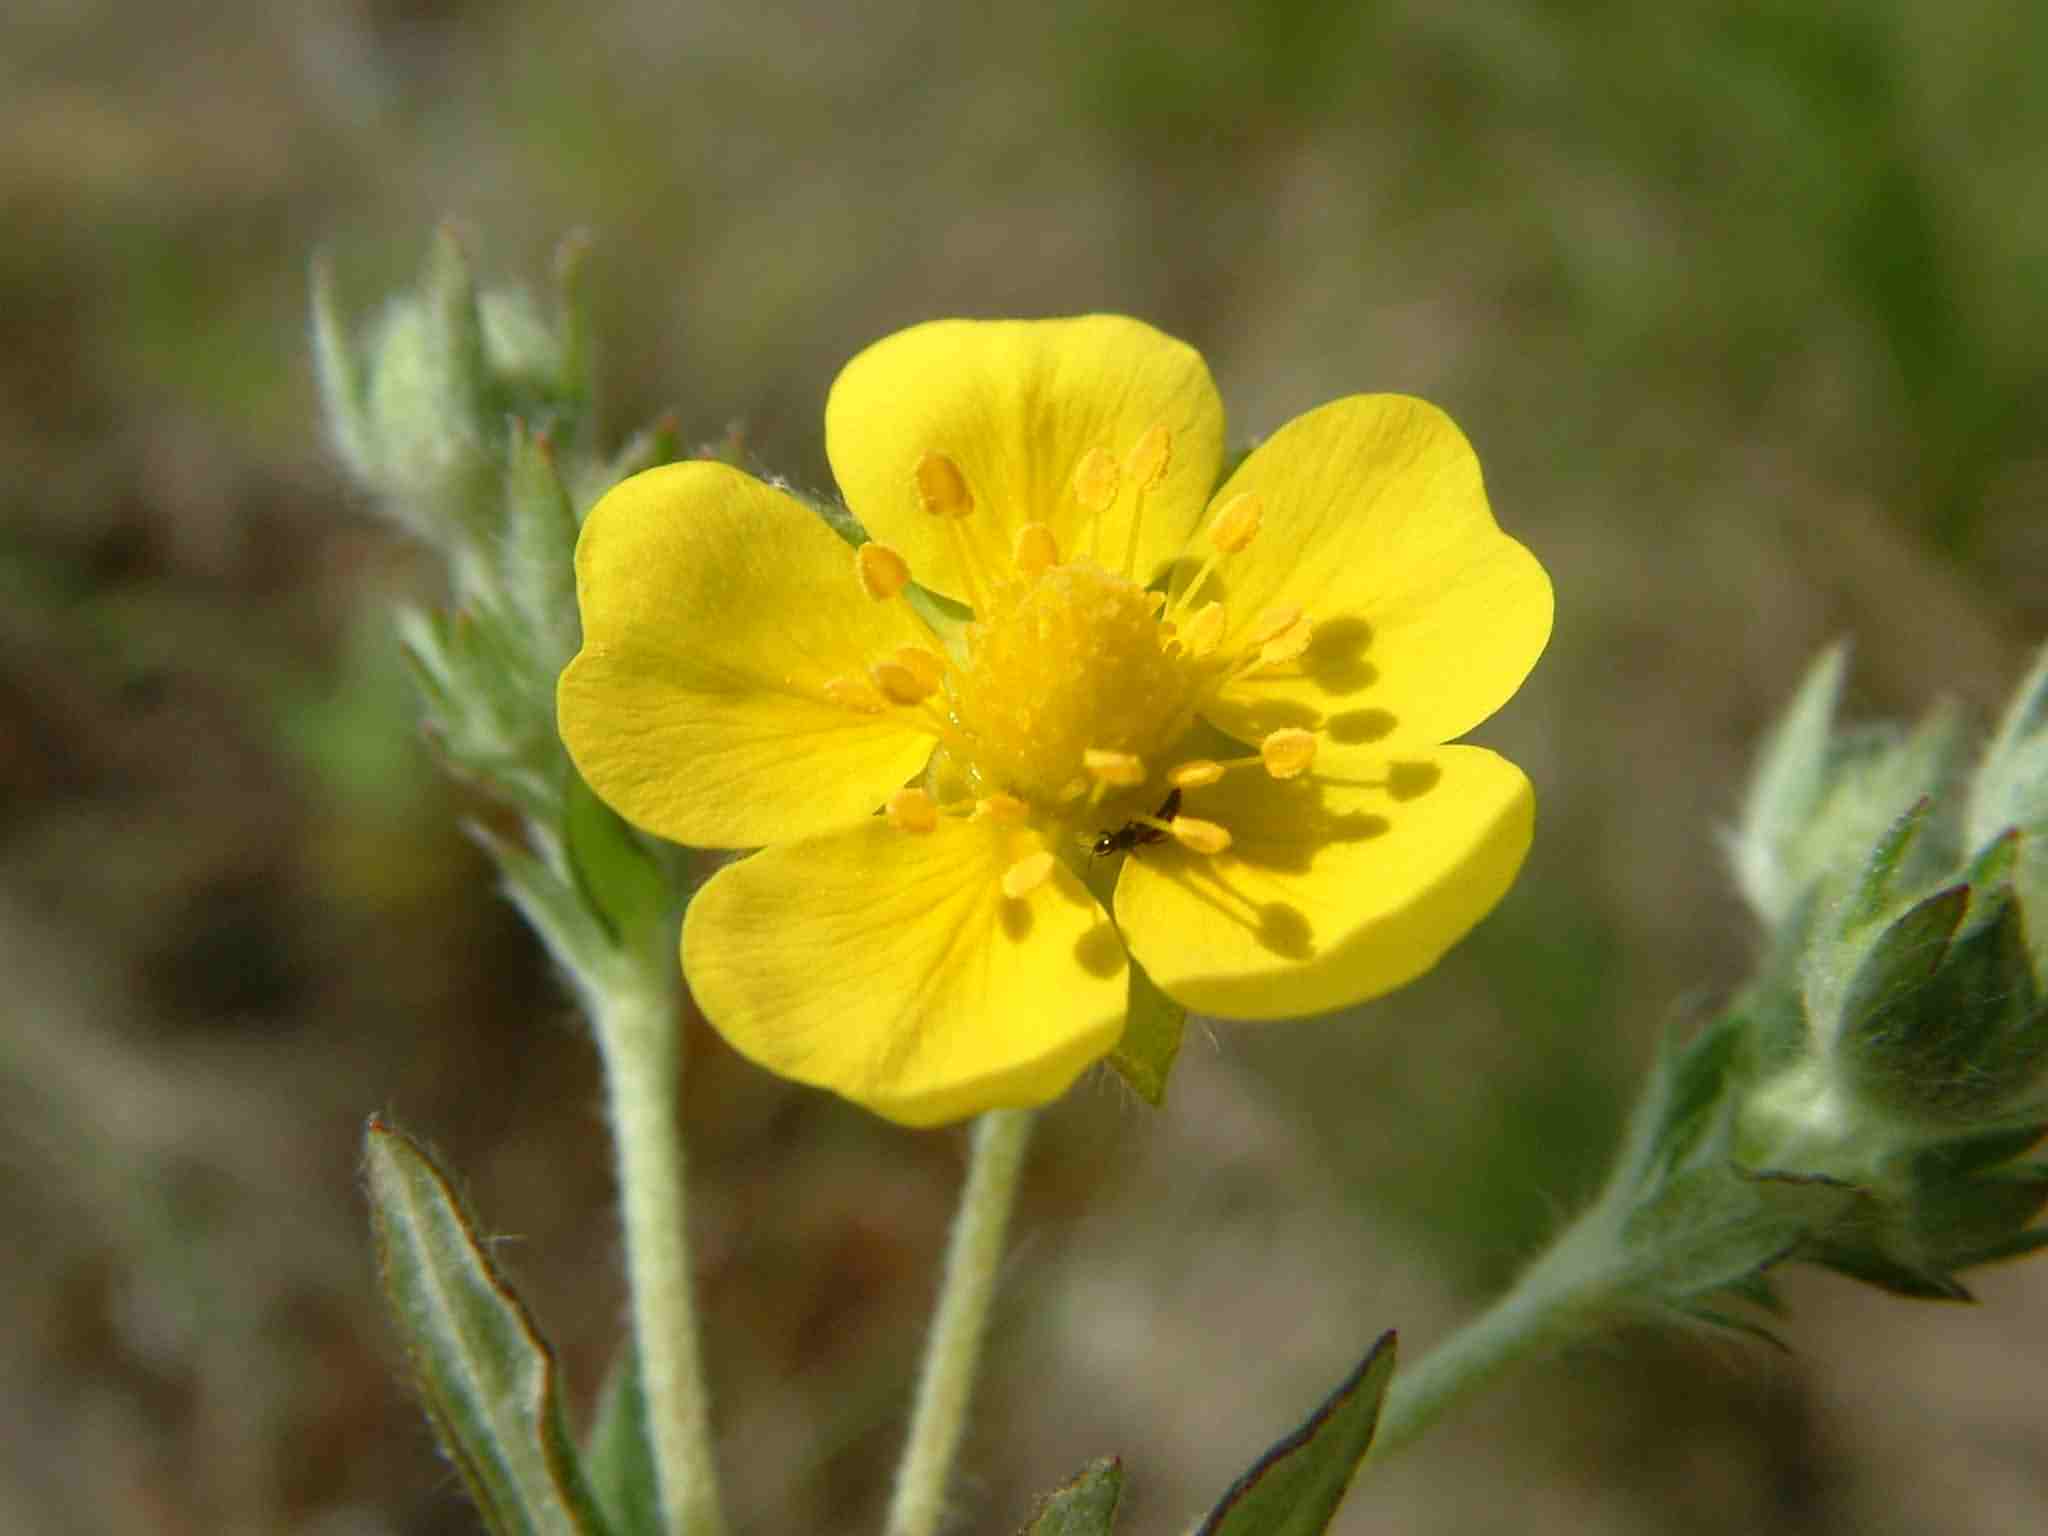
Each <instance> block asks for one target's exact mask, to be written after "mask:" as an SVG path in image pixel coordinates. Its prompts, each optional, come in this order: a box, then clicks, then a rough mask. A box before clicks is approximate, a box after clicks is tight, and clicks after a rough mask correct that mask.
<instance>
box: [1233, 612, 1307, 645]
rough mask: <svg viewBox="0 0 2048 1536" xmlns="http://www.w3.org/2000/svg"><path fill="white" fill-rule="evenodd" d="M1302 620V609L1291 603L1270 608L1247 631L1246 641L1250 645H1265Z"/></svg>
mask: <svg viewBox="0 0 2048 1536" xmlns="http://www.w3.org/2000/svg"><path fill="white" fill-rule="evenodd" d="M1300 622H1301V610H1300V609H1299V608H1296V607H1294V606H1293V605H1292V604H1291V603H1283V604H1282V605H1281V606H1280V607H1278V608H1268V609H1267V610H1266V611H1265V612H1264V613H1262V614H1260V615H1259V617H1258V620H1257V622H1256V623H1254V624H1253V625H1252V627H1251V628H1250V629H1248V630H1247V631H1245V637H1244V643H1245V644H1246V645H1248V646H1252V645H1264V644H1265V643H1266V642H1267V641H1268V640H1271V639H1273V638H1274V637H1275V636H1277V635H1282V634H1285V633H1286V632H1287V631H1288V630H1290V629H1292V628H1293V627H1294V626H1295V625H1296V624H1299V623H1300Z"/></svg>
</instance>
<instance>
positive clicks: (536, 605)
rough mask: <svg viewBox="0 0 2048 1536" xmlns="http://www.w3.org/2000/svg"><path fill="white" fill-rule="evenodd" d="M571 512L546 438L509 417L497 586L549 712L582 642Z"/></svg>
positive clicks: (526, 671) (573, 515)
mask: <svg viewBox="0 0 2048 1536" xmlns="http://www.w3.org/2000/svg"><path fill="white" fill-rule="evenodd" d="M576 534H577V522H576V508H575V505H574V504H573V503H572V502H571V501H570V499H569V491H568V488H567V487H566V486H565V485H563V483H562V477H561V474H560V472H559V471H558V469H557V467H556V463H555V450H554V445H553V443H552V442H551V441H550V440H549V438H548V437H547V435H546V434H544V433H536V432H533V431H530V430H529V429H528V428H527V426H526V424H525V423H524V422H522V421H520V420H518V419H517V418H516V417H515V418H514V419H513V421H512V425H511V439H510V444H509V447H508V450H507V455H506V464H505V533H504V538H503V540H502V542H501V543H500V545H499V559H498V570H497V573H496V574H497V581H496V583H495V585H496V586H497V587H498V589H499V590H500V591H502V592H503V594H504V600H505V601H506V602H507V603H509V605H510V607H511V609H512V611H513V613H514V614H515V615H516V616H517V618H518V620H519V622H520V626H521V628H522V630H523V634H522V636H521V638H522V639H523V640H524V642H525V646H526V650H527V653H528V658H529V659H528V660H527V663H526V665H525V667H524V668H523V669H522V670H523V672H524V674H525V675H527V676H530V677H533V678H535V679H538V680H541V681H543V682H544V683H545V684H546V685H547V693H548V695H549V696H548V697H545V698H542V699H540V700H538V701H536V702H537V703H538V704H539V705H540V706H541V707H542V709H543V711H544V712H545V713H547V714H550V715H551V714H552V713H553V710H552V705H553V703H554V700H553V697H552V694H553V691H554V689H553V685H554V680H555V678H556V676H557V675H558V674H559V673H560V672H561V670H562V668H563V667H565V666H567V665H568V664H569V658H570V657H572V656H574V655H575V654H576V648H577V647H578V646H579V645H580V644H582V639H583V635H582V626H581V624H580V623H579V621H578V618H577V612H576V567H575V558H576Z"/></svg>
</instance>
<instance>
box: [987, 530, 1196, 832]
mask: <svg viewBox="0 0 2048 1536" xmlns="http://www.w3.org/2000/svg"><path fill="white" fill-rule="evenodd" d="M992 598H993V600H992V602H991V603H990V612H989V613H988V614H987V615H986V616H985V617H982V618H981V619H980V620H979V621H978V622H976V623H975V624H974V625H973V627H972V628H970V629H969V630H968V632H967V651H968V661H967V665H966V667H965V668H964V669H963V670H962V672H961V676H960V681H959V686H958V688H957V689H956V690H955V691H954V695H953V709H952V713H953V718H954V719H955V720H956V721H957V722H958V723H959V726H960V729H961V731H962V732H963V733H964V734H965V735H966V736H967V738H968V739H969V740H970V741H971V742H972V744H973V746H972V760H971V764H970V772H971V774H972V776H973V778H974V779H975V781H976V784H975V788H976V790H977V792H979V793H984V794H985V793H988V792H990V791H993V790H998V789H1007V790H1009V791H1010V792H1012V793H1014V794H1018V795H1022V796H1023V797H1024V798H1026V799H1028V800H1032V801H1035V802H1038V803H1040V804H1045V805H1058V804H1062V803H1064V802H1066V801H1069V800H1072V799H1074V798H1075V797H1076V796H1078V795H1080V794H1083V793H1085V792H1086V791H1087V789H1088V787H1089V767H1088V763H1087V759H1086V754H1087V753H1089V752H1090V751H1096V752H1114V753H1121V754H1126V755H1128V756H1130V757H1134V758H1137V759H1138V760H1140V761H1141V762H1142V761H1144V760H1146V759H1150V760H1153V761H1157V760H1158V758H1159V756H1160V755H1161V754H1162V753H1163V752H1164V751H1165V750H1166V749H1167V748H1169V747H1170V746H1172V744H1173V743H1174V742H1175V741H1177V740H1178V739H1179V738H1180V737H1181V735H1183V734H1184V733H1185V732H1186V730H1187V728H1188V726H1189V725H1190V724H1192V723H1193V720H1194V709H1195V704H1196V702H1197V700H1198V697H1199V695H1200V693H1201V690H1202V685H1203V683H1204V681H1205V679H1204V678H1203V676H1202V675H1201V673H1200V672H1199V671H1198V670H1197V669H1196V668H1195V667H1194V666H1192V665H1190V663H1189V662H1188V660H1187V659H1186V658H1184V657H1182V656H1180V655H1177V654H1171V653H1169V650H1168V645H1167V642H1168V640H1169V639H1170V637H1169V636H1168V635H1166V634H1164V633H1162V631H1161V627H1160V623H1159V620H1158V619H1157V618H1156V617H1154V615H1153V611H1152V607H1151V605H1150V604H1149V603H1148V602H1147V601H1146V595H1145V592H1144V590H1143V589H1142V588H1140V587H1139V586H1138V585H1137V584H1136V583H1134V582H1132V581H1129V580H1127V579H1125V578H1124V577H1121V576H1114V575H1111V574H1110V573H1109V572H1108V571H1105V570H1102V569H1101V568H1100V567H1098V566H1095V565H1092V564H1089V563H1088V562H1086V561H1077V562H1075V563H1073V564H1070V565H1054V566H1051V567H1049V568H1047V569H1046V570H1045V571H1044V572H1043V573H1042V574H1041V575H1040V576H1039V577H1038V578H1037V579H1036V580H1035V581H1026V580H1023V579H1022V578H1019V579H1018V580H1016V581H1013V582H1006V583H1004V584H1003V585H1002V586H1001V587H999V588H998V590H997V591H996V592H995V593H994V594H992ZM1111 782H1115V781H1114V780H1111ZM1140 782H1142V777H1141V778H1140Z"/></svg>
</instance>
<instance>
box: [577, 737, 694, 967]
mask: <svg viewBox="0 0 2048 1536" xmlns="http://www.w3.org/2000/svg"><path fill="white" fill-rule="evenodd" d="M565 773H566V776H567V780H568V782H567V783H566V784H565V785H564V787H563V806H562V832H563V840H564V843H565V845H566V846H567V848H568V853H569V868H570V870H571V871H572V872H573V873H574V875H575V877H576V885H577V888H578V889H579V890H581V891H582V892H583V893H584V895H585V896H586V897H587V898H589V903H590V906H591V909H592V910H593V911H595V912H596V913H597V914H598V917H599V919H600V920H601V921H602V922H603V923H604V925H605V927H606V929H607V930H608V931H609V932H610V933H611V935H612V937H613V938H614V939H616V940H618V941H619V943H621V944H622V945H624V946H626V947H628V948H632V947H636V946H637V945H639V944H640V943H641V941H642V940H643V939H645V938H646V937H647V935H648V932H649V930H650V929H652V928H653V927H655V926H657V925H660V924H663V923H665V922H666V921H667V920H668V919H669V917H670V916H671V915H672V913H673V912H674V910H675V908H676V905H677V902H676V897H675V893H674V892H673V891H671V890H670V889H669V883H668V879H667V877H666V876H665V875H664V874H663V873H662V868H661V865H660V864H659V863H657V862H656V861H655V858H654V856H653V855H652V854H651V853H649V852H648V851H647V846H646V844H644V843H643V842H641V841H640V835H639V834H638V833H637V832H635V831H634V830H633V829H632V828H631V827H629V826H627V825H626V823H625V822H624V820H622V819H621V818H620V816H619V814H618V813H617V812H616V811H614V810H613V809H612V808H611V807H610V806H608V805H606V804H605V803H604V802H603V801H602V800H600V799H598V798H597V794H596V792H595V791H594V790H592V789H591V787H590V786H589V785H588V784H585V783H584V782H583V776H582V775H581V774H580V773H578V772H577V771H576V769H575V766H574V765H573V764H571V765H569V766H568V768H567V769H566V770H565Z"/></svg>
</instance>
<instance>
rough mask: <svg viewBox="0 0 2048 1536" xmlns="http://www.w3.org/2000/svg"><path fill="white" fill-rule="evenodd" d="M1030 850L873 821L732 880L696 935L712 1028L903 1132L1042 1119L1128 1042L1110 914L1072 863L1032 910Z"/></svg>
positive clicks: (769, 856)
mask: <svg viewBox="0 0 2048 1536" xmlns="http://www.w3.org/2000/svg"><path fill="white" fill-rule="evenodd" d="M1035 847H1036V844H1035V842H1034V841H1033V840H1032V834H1030V833H1028V832H1026V831H1023V830H1021V829H1019V828H1016V827H1013V826H1006V825H1003V824H1001V823H998V822H995V821H991V820H988V819H979V820H967V819H964V818H959V817H943V818H941V819H940V822H939V825H938V827H937V829H936V830H935V831H933V832H932V833H930V834H929V835H927V836H923V837H911V836H907V835H905V834H904V833H901V832H898V831H896V830H895V829H894V828H892V827H890V826H889V825H888V824H887V823H886V822H885V821H883V820H881V819H880V818H876V819H874V820H873V821H871V822H867V823H863V824H861V825H859V826H856V827H851V828H848V829H846V830H843V831H840V832H835V833H829V834H826V835H825V836H822V837H816V838H811V839H807V840H805V841H803V842H797V843H784V844H780V845H778V846H775V847H771V848H768V849H766V850H764V851H763V852H761V853H757V854H755V855H754V856H753V857H751V858H747V859H743V860H741V861H740V862H739V863H737V864H731V865H728V866H727V867H726V868H725V869H723V870H721V871H719V873H718V874H716V875H715V876H713V877H712V879H711V881H710V882H709V883H708V884H707V885H705V887H704V888H703V889H702V890H701V891H699V892H698V893H697V898H696V900H695V901H693V902H692V903H691V905H690V910H689V914H688V916H687V917H686V919H685V921H684V923H683V969H684V971H685V973H686V974H687V975H688V977H689V981H690V987H691V990H692V992H693V993H694V994H695V996H696V999H697V1002H698V1005H699V1006H700V1007H702V1008H703V1010H704V1014H705V1017H707V1018H708V1019H710V1020H711V1022H712V1023H713V1024H714V1025H715V1026H717V1028H718V1030H719V1032H720V1033H721V1034H723V1035H724V1036H725V1038H726V1039H727V1040H729V1041H731V1042H732V1044H733V1046H734V1048H735V1049H737V1050H738V1051H739V1052H740V1053H741V1054H742V1055H744V1056H746V1057H748V1058H749V1059H751V1060H753V1061H755V1062H758V1063H759V1064H760V1065H761V1066H764V1067H766V1068H767V1069H768V1070H769V1071H771V1072H775V1073H779V1074H780V1075H782V1076H784V1077H788V1078H794V1079H795V1080H796V1081H798V1082H801V1083H810V1084H814V1085H815V1086H817V1087H820V1088H829V1089H831V1090H832V1091H833V1092H835V1093H838V1094H842V1095H844V1096H845V1097H846V1098H849V1099H851V1100H853V1101H854V1102H855V1103H857V1104H863V1105H865V1106H867V1107H868V1108H869V1109H872V1110H874V1111H875V1112H876V1113H877V1114H880V1115H885V1116H887V1117H888V1118H889V1119H891V1120H895V1121H898V1122H900V1123H902V1124H905V1125H935V1124H937V1123H939V1122H940V1121H944V1120H956V1119H959V1118H961V1117H963V1116H967V1115H973V1114H978V1113H980V1112H981V1111H982V1110H986V1109H995V1108H1000V1107H1006V1106H1010V1107H1014V1106H1022V1105H1029V1104H1042V1103H1044V1102H1045V1101H1047V1100H1048V1099H1052V1098H1056V1097H1058V1096H1059V1095H1060V1094H1061V1093H1063V1092H1065V1091H1066V1089H1067V1087H1068V1085H1069V1084H1071V1083H1072V1082H1073V1081H1074V1079H1075V1078H1076V1077H1077V1076H1079V1075H1080V1073H1081V1072H1082V1070H1083V1069H1084V1068H1086V1067H1087V1065H1088V1064H1089V1063H1090V1062H1092V1061H1095V1060H1096V1059H1097V1058H1099V1057H1101V1056H1102V1055H1103V1054H1105V1053H1106V1052H1107V1051H1109V1050H1110V1049H1111V1048H1112V1047H1113V1046H1115V1044H1116V1042H1117V1039H1118V1037H1119V1035H1120V1034H1121V1033H1122V1030H1123V1021H1124V1004H1125V988H1126V971H1127V969H1128V967H1127V965H1126V962H1125V959H1124V955H1123V950H1122V948H1121V946H1120V945H1119V944H1118V943H1117V939H1116V932H1115V929H1114V928H1113V927H1112V926H1111V925H1110V922H1109V919H1108V916H1107V914H1105V913H1104V912H1103V910H1102V908H1101V907H1099V906H1098V905H1096V903H1095V900H1094V898H1092V897H1091V896H1090V895H1089V894H1088V892H1087V891H1086V889H1085V888H1084V887H1083V886H1082V885H1081V882H1080V881H1079V880H1078V879H1077V878H1075V876H1074V874H1073V872H1072V871H1071V870H1069V869H1068V868H1067V867H1066V865H1064V864H1055V865H1054V867H1053V869H1052V870H1051V872H1050V878H1047V879H1045V880H1043V882H1042V883H1040V884H1038V885H1036V886H1034V887H1032V888H1031V889H1029V890H1028V891H1026V892H1024V893H1023V894H1022V895H1021V896H1018V897H1015V898H1012V897H1008V896H1005V895H1004V894H1003V890H1002V881H1003V876H1004V873H1005V871H1006V870H1008V869H1011V868H1013V867H1015V865H1016V864H1017V862H1018V861H1019V859H1020V857H1028V855H1029V854H1030V852H1031V851H1033V850H1034V849H1035Z"/></svg>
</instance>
